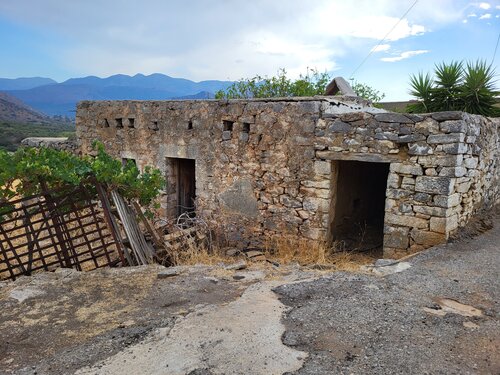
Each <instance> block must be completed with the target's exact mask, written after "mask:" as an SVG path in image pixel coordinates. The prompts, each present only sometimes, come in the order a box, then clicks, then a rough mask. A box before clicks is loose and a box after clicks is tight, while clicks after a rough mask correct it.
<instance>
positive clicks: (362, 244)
mask: <svg viewBox="0 0 500 375" xmlns="http://www.w3.org/2000/svg"><path fill="white" fill-rule="evenodd" d="M333 173H334V176H333V177H334V183H336V189H335V192H334V198H333V199H332V205H331V208H330V214H331V216H330V217H333V220H332V222H331V227H330V230H331V238H332V241H333V242H336V243H337V244H338V245H339V246H340V247H341V248H344V249H345V250H348V251H352V250H355V251H359V252H365V251H372V252H375V253H378V252H381V251H382V249H383V240H384V213H385V197H386V188H387V177H388V175H389V163H370V162H361V161H344V160H341V161H337V162H335V163H334V168H333Z"/></svg>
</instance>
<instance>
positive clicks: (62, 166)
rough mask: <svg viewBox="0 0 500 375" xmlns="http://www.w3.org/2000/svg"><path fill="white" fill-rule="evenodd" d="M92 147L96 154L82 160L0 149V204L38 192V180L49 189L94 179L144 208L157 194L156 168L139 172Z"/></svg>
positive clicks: (41, 150)
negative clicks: (43, 182) (9, 151)
mask: <svg viewBox="0 0 500 375" xmlns="http://www.w3.org/2000/svg"><path fill="white" fill-rule="evenodd" d="M93 148H94V150H95V151H96V153H95V154H96V155H95V156H84V157H78V156H75V155H73V154H71V153H69V152H66V151H59V150H54V149H50V148H21V149H18V150H17V151H16V152H14V153H8V152H6V151H2V150H0V203H2V202H7V201H9V200H10V199H12V198H13V197H15V196H19V195H21V196H30V195H34V194H38V193H40V192H41V186H40V181H41V180H43V181H45V183H46V184H47V186H48V187H49V188H50V189H52V188H59V187H63V186H67V185H75V186H77V185H81V184H84V185H85V184H89V181H90V180H91V179H93V178H95V179H96V180H97V181H99V182H101V183H104V184H106V185H107V186H108V188H110V189H117V190H118V191H119V192H120V194H122V195H123V196H124V197H126V198H128V199H137V200H138V201H139V202H140V203H141V205H144V206H147V205H150V204H151V202H152V201H153V200H154V199H155V198H156V197H157V196H158V195H159V193H160V191H161V189H162V188H163V187H164V185H165V180H164V178H163V177H162V175H161V172H160V170H159V169H156V168H151V167H146V168H145V169H144V172H143V173H140V172H139V169H138V168H137V167H136V165H135V164H134V163H133V162H131V161H129V162H127V163H126V164H125V165H122V162H121V161H120V160H117V159H115V158H113V157H112V156H110V155H109V154H108V153H106V151H105V150H104V146H103V145H102V144H101V143H99V142H95V143H94V145H93ZM89 187H90V184H89ZM92 191H93V190H92Z"/></svg>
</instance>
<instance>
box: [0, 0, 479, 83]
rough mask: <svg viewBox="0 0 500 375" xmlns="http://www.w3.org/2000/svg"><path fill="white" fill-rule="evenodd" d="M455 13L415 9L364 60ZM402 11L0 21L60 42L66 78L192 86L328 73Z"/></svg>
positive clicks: (397, 4) (121, 13)
mask: <svg viewBox="0 0 500 375" xmlns="http://www.w3.org/2000/svg"><path fill="white" fill-rule="evenodd" d="M463 4H464V3H463V2H462V1H457V0H439V1H436V0H419V2H418V3H417V5H415V6H414V7H413V8H412V10H411V11H410V13H409V14H408V15H407V16H406V17H405V18H403V19H402V20H401V21H400V22H399V23H398V24H397V26H396V27H395V28H394V30H392V31H391V33H390V34H389V35H388V37H387V39H386V40H385V43H386V44H382V45H380V46H378V47H377V48H376V49H375V50H374V52H386V51H388V50H389V48H390V44H392V42H395V41H402V40H404V39H405V38H408V37H413V36H418V35H421V34H424V33H427V32H429V30H438V29H440V28H444V27H446V26H447V25H448V24H450V23H454V22H456V23H458V22H461V21H462V20H463V19H464V18H465V17H466V11H467V9H466V7H464V6H463ZM408 7H409V4H408V2H407V1H400V0H357V1H355V2H354V1H332V0H315V1H312V2H306V1H303V0H273V1H269V0H253V1H251V2H250V1H247V0H231V1H213V2H207V1H206V0H190V1H186V2H181V1H165V0H142V1H141V4H140V5H137V3H136V2H124V1H121V0H106V1H102V0H71V1H60V0H44V1H43V2H42V1H40V0H17V1H1V0H0V16H1V17H2V18H6V19H8V20H11V21H13V22H15V23H16V24H18V25H23V24H24V25H27V26H28V27H30V29H35V30H37V31H39V32H40V34H41V35H49V34H50V35H58V36H61V39H62V38H64V42H65V43H60V46H58V48H59V49H54V50H53V51H50V52H51V54H50V55H51V58H53V59H54V60H56V61H57V62H58V64H59V65H60V66H61V67H62V69H64V71H67V72H77V73H78V74H89V75H90V74H92V75H100V76H103V75H109V74H114V73H117V72H121V73H125V74H135V73H137V72H141V73H144V74H149V73H154V72H162V73H166V74H170V75H174V76H183V77H186V78H190V79H195V80H202V79H238V78H241V77H247V76H251V75H254V74H263V75H264V74H275V73H276V71H277V69H278V68H280V67H286V68H287V69H288V71H290V72H291V73H293V72H299V71H302V72H303V71H304V69H305V67H315V68H318V69H320V70H324V69H327V70H334V69H336V68H337V67H338V65H337V61H338V59H339V57H342V56H346V55H348V54H350V53H352V52H353V51H356V52H362V54H366V53H368V51H369V49H370V48H371V47H372V46H373V45H374V44H376V43H377V42H378V41H379V40H380V39H382V38H384V37H385V36H386V35H387V33H388V32H389V31H390V30H391V29H392V28H393V27H394V26H395V25H396V23H397V22H398V21H399V19H400V17H401V15H402V14H404V13H405V11H406V10H407V9H408ZM96 10H98V11H96ZM469 11H470V9H469ZM44 48H45V47H44ZM407 48H419V47H407ZM389 58H391V57H389ZM403 58H406V57H403Z"/></svg>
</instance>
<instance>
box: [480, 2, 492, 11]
mask: <svg viewBox="0 0 500 375" xmlns="http://www.w3.org/2000/svg"><path fill="white" fill-rule="evenodd" d="M478 7H479V8H481V9H484V10H488V9H490V8H491V5H490V4H489V3H479V5H478Z"/></svg>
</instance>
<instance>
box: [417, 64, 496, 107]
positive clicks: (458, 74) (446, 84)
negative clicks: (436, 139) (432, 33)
mask: <svg viewBox="0 0 500 375" xmlns="http://www.w3.org/2000/svg"><path fill="white" fill-rule="evenodd" d="M434 75H435V79H433V78H432V77H431V76H430V75H429V74H428V73H427V74H425V75H424V74H423V73H419V74H418V75H411V76H410V86H411V90H410V94H411V95H412V96H414V97H416V98H417V99H418V100H419V101H418V102H417V103H414V104H410V105H409V106H408V107H407V110H408V111H409V112H412V113H415V112H431V111H432V112H434V111H436V112H439V111H452V110H457V111H465V112H469V113H473V114H480V115H483V116H499V114H500V110H499V108H497V107H495V103H496V97H497V96H498V95H499V92H498V90H496V88H495V71H494V69H492V67H491V65H487V64H486V62H485V61H482V60H478V61H476V62H475V63H472V62H468V63H467V64H466V65H465V68H464V63H463V62H458V61H452V62H451V63H449V64H446V63H441V64H438V65H436V66H435V68H434Z"/></svg>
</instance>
